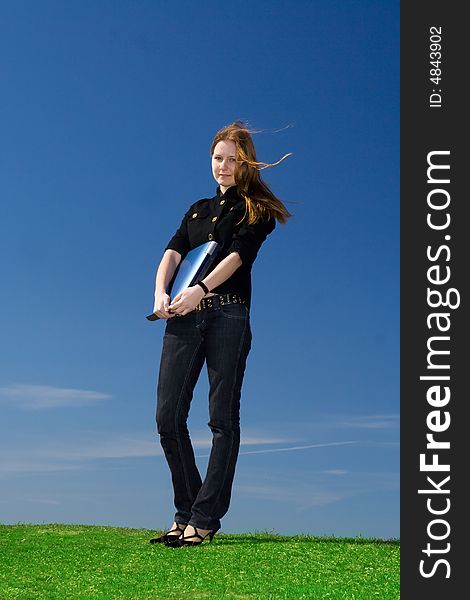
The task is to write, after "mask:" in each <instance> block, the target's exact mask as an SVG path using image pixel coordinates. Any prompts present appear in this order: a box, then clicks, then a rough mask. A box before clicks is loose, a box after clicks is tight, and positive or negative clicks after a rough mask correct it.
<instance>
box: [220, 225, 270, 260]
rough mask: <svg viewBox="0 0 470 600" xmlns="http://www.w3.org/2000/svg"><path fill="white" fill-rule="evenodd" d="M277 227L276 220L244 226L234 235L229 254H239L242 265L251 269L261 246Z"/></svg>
mask: <svg viewBox="0 0 470 600" xmlns="http://www.w3.org/2000/svg"><path fill="white" fill-rule="evenodd" d="M275 227H276V219H275V218H274V217H271V218H270V219H269V220H268V221H258V222H257V223H254V224H253V225H248V224H246V223H245V224H243V225H242V226H241V227H240V229H239V230H238V231H237V233H234V234H233V237H232V244H231V246H230V247H229V249H228V253H229V254H230V253H231V252H238V254H239V256H240V258H241V261H242V264H243V265H244V266H247V267H251V266H252V264H253V263H254V261H255V258H256V257H257V255H258V251H259V249H260V247H261V244H262V243H263V242H264V240H265V239H266V238H267V237H268V235H269V234H270V233H271V232H272V231H273V230H274V228H275Z"/></svg>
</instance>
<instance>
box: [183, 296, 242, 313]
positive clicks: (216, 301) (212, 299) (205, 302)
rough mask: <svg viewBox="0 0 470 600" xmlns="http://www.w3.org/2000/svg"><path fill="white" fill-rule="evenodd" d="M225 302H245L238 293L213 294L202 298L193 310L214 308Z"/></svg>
mask: <svg viewBox="0 0 470 600" xmlns="http://www.w3.org/2000/svg"><path fill="white" fill-rule="evenodd" d="M225 304H245V300H244V299H243V298H242V297H241V296H239V295H238V294H215V295H214V296H209V297H208V298H203V299H202V300H201V301H200V302H199V304H198V305H197V306H196V308H195V309H194V310H203V309H205V308H209V309H215V308H219V307H220V306H224V305H225Z"/></svg>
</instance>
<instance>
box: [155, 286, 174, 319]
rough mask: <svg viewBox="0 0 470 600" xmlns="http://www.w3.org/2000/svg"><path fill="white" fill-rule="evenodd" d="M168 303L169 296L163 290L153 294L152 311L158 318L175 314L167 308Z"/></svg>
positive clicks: (166, 317)
mask: <svg viewBox="0 0 470 600" xmlns="http://www.w3.org/2000/svg"><path fill="white" fill-rule="evenodd" d="M169 304H170V296H169V295H168V294H167V293H165V292H160V293H157V294H155V304H154V306H153V312H154V314H156V315H157V317H160V319H170V318H171V317H174V316H175V315H172V314H171V313H170V311H169V310H168V307H169Z"/></svg>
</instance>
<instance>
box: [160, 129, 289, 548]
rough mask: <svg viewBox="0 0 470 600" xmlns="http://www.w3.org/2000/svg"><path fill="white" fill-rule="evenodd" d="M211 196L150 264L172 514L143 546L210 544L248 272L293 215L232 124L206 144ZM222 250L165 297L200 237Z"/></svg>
mask: <svg viewBox="0 0 470 600" xmlns="http://www.w3.org/2000/svg"><path fill="white" fill-rule="evenodd" d="M210 153H211V156H212V174H213V176H214V179H215V180H216V182H217V183H218V187H217V190H216V195H215V196H214V197H213V198H210V199H204V200H199V201H197V202H195V203H194V204H192V205H191V206H190V208H189V210H188V211H187V212H186V214H185V215H184V217H183V220H182V221H181V225H180V227H179V228H178V230H177V231H176V233H175V235H174V236H173V237H172V238H171V240H170V242H169V243H168V245H167V246H166V248H165V251H164V254H163V258H162V260H161V262H160V265H159V267H158V270H157V276H156V286H155V305H154V313H155V314H156V315H157V316H158V317H160V318H162V319H167V323H166V329H165V334H164V337H163V348H162V355H161V362H160V371H159V377H158V386H157V415H156V417H157V429H158V433H159V434H160V443H161V445H162V448H163V450H164V453H165V457H166V460H167V462H168V466H169V468H170V471H171V477H172V483H173V490H174V503H175V507H176V513H175V520H174V523H173V526H172V528H171V529H170V531H168V532H167V533H165V534H164V535H162V536H161V537H158V538H153V539H151V540H150V542H151V543H156V542H162V543H165V544H166V545H169V546H173V547H180V546H185V545H199V544H201V543H202V541H203V540H204V539H205V538H206V537H207V536H209V539H210V541H212V538H213V536H214V534H215V533H216V532H217V531H218V530H219V529H220V527H221V523H220V519H221V518H222V517H223V516H224V515H225V514H226V513H227V511H228V508H229V504H230V497H231V491H232V484H233V479H234V475H235V465H236V462H237V458H238V452H239V446H240V397H241V388H242V382H243V376H244V372H245V365H246V360H247V356H248V353H249V351H250V348H251V339H252V335H251V328H250V304H251V268H252V265H253V263H254V261H255V259H256V256H257V254H258V251H259V249H260V246H261V244H262V243H263V242H264V240H265V239H266V237H267V236H268V235H269V234H270V233H271V232H272V231H273V229H274V228H275V225H276V220H277V221H279V222H280V223H285V222H286V220H287V218H289V217H290V216H292V215H291V214H290V213H289V211H288V210H287V209H286V207H285V206H284V204H283V203H282V202H281V201H280V200H279V199H278V198H276V196H275V195H274V194H273V193H272V192H271V190H270V189H269V187H268V186H267V185H266V183H264V182H263V181H262V179H261V176H260V173H259V171H260V170H261V169H263V168H265V167H270V166H274V165H276V164H278V163H279V162H281V161H282V160H284V159H285V158H286V156H288V154H286V155H285V156H283V157H282V158H281V159H280V160H279V161H277V162H276V163H273V164H268V163H262V162H259V161H257V159H256V152H255V147H254V144H253V140H252V137H251V134H250V131H249V130H248V128H247V126H246V125H245V124H244V123H243V122H241V121H236V122H234V123H232V124H230V125H228V126H226V127H224V128H223V129H221V130H220V131H218V132H217V134H216V136H215V137H214V140H213V142H212V145H211V150H210ZM210 240H215V241H216V242H218V243H219V244H220V245H221V246H222V248H221V250H220V252H219V253H218V254H217V258H216V259H215V261H214V263H213V265H211V268H210V272H209V273H208V275H206V276H205V277H204V278H203V280H202V281H199V282H198V283H197V284H195V285H193V286H191V287H188V288H186V289H184V290H183V291H182V292H180V293H179V294H178V295H177V296H175V297H174V298H173V299H172V300H171V299H170V297H169V295H168V294H167V293H166V288H167V286H168V283H169V282H170V280H171V278H172V276H173V274H174V272H175V269H176V268H177V266H178V264H179V263H180V261H181V260H182V259H183V258H184V257H185V255H186V253H187V252H188V251H189V250H191V249H193V248H195V247H197V246H200V245H201V244H204V243H205V242H207V241H210ZM204 361H206V363H207V371H208V375H209V385H210V389H209V415H210V420H209V423H208V425H209V427H210V429H211V430H212V434H213V437H212V449H211V453H210V457H209V463H208V467H207V474H206V477H205V479H204V481H202V480H201V476H200V474H199V471H198V468H197V466H196V461H195V458H194V452H193V447H192V444H191V440H190V437H189V432H188V428H187V419H188V415H189V408H190V403H191V400H192V396H193V390H194V387H195V385H196V383H197V380H198V377H199V374H200V372H201V369H202V366H203V364H204Z"/></svg>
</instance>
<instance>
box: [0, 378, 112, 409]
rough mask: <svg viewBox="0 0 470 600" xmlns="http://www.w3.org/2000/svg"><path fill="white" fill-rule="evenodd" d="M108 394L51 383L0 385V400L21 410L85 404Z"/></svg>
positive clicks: (97, 400)
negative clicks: (61, 386) (57, 385)
mask: <svg viewBox="0 0 470 600" xmlns="http://www.w3.org/2000/svg"><path fill="white" fill-rule="evenodd" d="M109 398H111V395H110V394H104V393H102V392H95V391H93V390H80V389H75V388H60V387H54V386H51V385H30V384H24V383H14V384H11V385H6V386H0V402H1V403H2V404H3V405H8V406H13V407H15V408H20V409H22V410H47V409H51V408H62V407H71V406H86V405H90V404H94V403H95V402H100V401H101V400H108V399H109Z"/></svg>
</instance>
